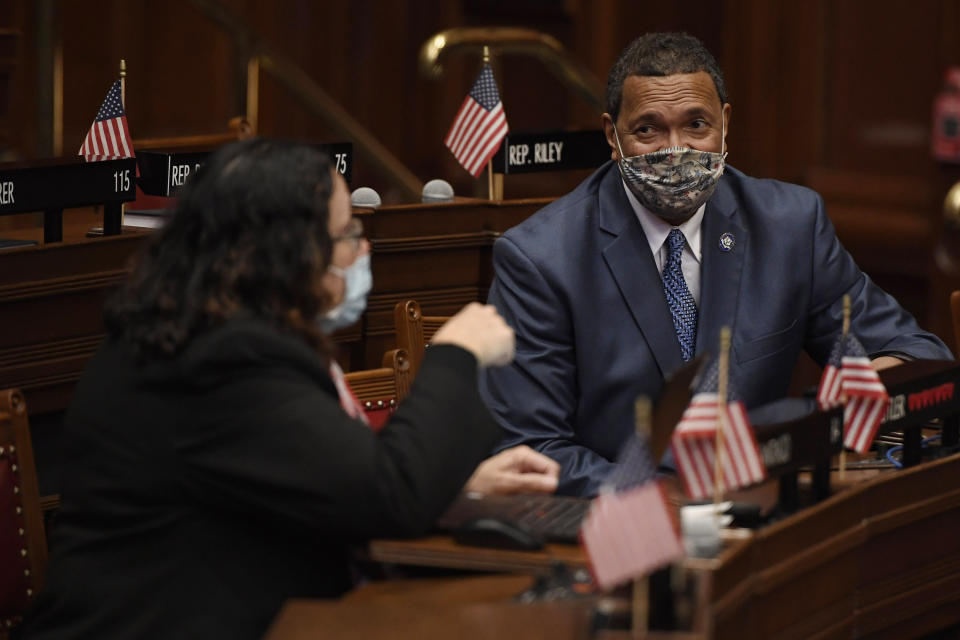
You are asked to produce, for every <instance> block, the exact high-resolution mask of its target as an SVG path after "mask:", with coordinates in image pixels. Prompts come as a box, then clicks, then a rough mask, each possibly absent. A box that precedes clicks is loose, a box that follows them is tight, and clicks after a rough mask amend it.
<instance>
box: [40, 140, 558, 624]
mask: <svg viewBox="0 0 960 640" xmlns="http://www.w3.org/2000/svg"><path fill="white" fill-rule="evenodd" d="M368 255H369V245H368V243H367V242H366V240H364V239H363V238H362V234H361V233H360V229H358V227H357V223H356V222H355V221H353V219H352V218H351V209H350V203H349V197H348V194H347V189H346V185H345V183H344V182H343V179H342V178H341V177H340V176H339V175H338V174H336V173H335V172H333V171H332V170H331V167H330V164H329V162H328V160H327V158H326V157H325V156H324V155H323V154H321V153H319V152H317V151H316V150H314V149H313V148H311V147H308V146H305V145H295V144H287V143H280V142H276V141H270V140H263V139H255V140H249V141H245V142H241V143H237V144H234V145H231V146H229V147H226V148H224V149H222V150H220V151H218V152H217V153H215V154H213V155H212V156H211V157H210V159H209V161H208V162H207V163H206V165H204V166H203V167H202V168H201V169H200V171H199V172H198V173H197V174H196V176H195V177H194V179H193V180H192V181H191V183H189V184H188V185H187V186H186V187H185V189H184V190H183V192H182V194H181V196H180V199H179V203H178V206H177V211H176V213H175V215H174V216H173V218H172V219H171V221H170V223H169V224H168V225H167V227H166V228H164V229H163V230H162V231H160V232H158V233H157V234H156V236H154V237H153V238H152V239H151V241H150V243H149V246H148V247H147V249H146V251H145V252H144V253H143V254H142V255H141V256H140V257H139V261H138V262H137V264H136V265H135V267H134V269H133V273H132V274H131V276H130V278H129V280H128V281H127V282H126V284H125V285H123V287H122V288H121V289H120V291H119V292H118V293H117V294H116V296H115V297H114V298H113V300H112V301H111V302H110V303H109V305H108V308H107V313H106V319H107V328H108V333H109V335H108V339H107V340H106V341H105V342H104V344H103V346H102V347H101V348H100V350H99V351H98V353H97V354H96V355H95V356H94V357H93V358H92V360H91V361H90V363H89V365H88V367H87V369H86V371H85V373H84V375H83V378H82V379H81V381H80V383H79V385H78V386H77V389H76V392H75V394H74V398H73V402H72V404H71V407H70V410H69V412H68V415H67V418H66V424H65V429H64V430H65V442H66V444H65V447H66V450H65V454H66V455H65V458H66V460H68V461H69V462H68V464H67V465H66V468H65V470H64V475H63V486H64V490H63V507H62V509H61V512H60V515H59V517H58V527H57V532H56V537H55V539H54V541H53V557H52V561H51V567H50V571H49V573H48V576H47V585H46V588H45V589H44V591H43V593H42V594H41V595H40V597H39V598H38V601H37V603H36V606H35V609H34V610H33V612H32V615H31V616H29V617H28V620H27V621H26V623H25V625H24V630H23V631H24V633H23V635H24V637H25V638H58V639H63V638H73V637H97V638H150V637H170V638H174V637H175V638H192V637H222V638H244V637H249V638H259V637H260V636H261V635H262V634H263V632H264V630H265V629H266V627H267V625H268V624H269V622H270V620H271V619H272V617H273V616H274V615H275V614H276V613H277V611H278V610H279V608H280V605H281V604H282V603H283V601H284V600H286V599H288V598H291V597H333V596H338V595H340V594H342V593H343V592H344V591H345V590H346V589H348V588H349V587H350V585H351V583H352V578H351V571H350V564H349V558H350V545H351V544H353V543H356V542H360V541H363V540H364V539H366V538H368V537H370V536H402V535H413V534H418V533H422V532H424V531H426V530H427V528H428V527H429V526H430V525H431V524H432V523H433V522H434V521H435V519H436V518H437V516H438V515H439V514H440V513H441V512H442V510H443V509H444V508H445V507H446V506H447V504H448V503H450V502H451V501H452V499H453V498H454V497H455V496H456V494H457V492H458V491H460V489H461V488H462V487H463V486H464V483H465V482H467V480H468V478H470V476H471V472H472V471H473V470H474V468H475V467H476V466H477V463H479V462H480V461H481V460H482V459H483V457H484V455H485V453H486V452H488V451H489V450H490V449H491V448H492V446H493V445H494V444H495V443H496V442H497V441H498V439H499V437H500V432H499V429H498V428H497V426H496V425H495V423H494V422H493V420H492V419H491V417H490V416H489V414H488V413H487V411H486V409H485V408H484V406H483V404H482V402H481V400H480V398H479V396H478V393H477V367H478V365H479V366H487V365H497V364H503V363H506V362H508V361H509V360H510V359H511V358H512V355H513V332H512V330H511V329H510V328H509V327H507V326H506V324H505V323H504V322H503V320H502V319H501V318H500V316H499V315H497V314H496V312H495V311H493V309H492V308H491V307H487V306H483V305H479V304H472V305H469V306H468V307H466V308H465V309H464V310H463V311H461V312H460V313H459V314H457V315H456V316H454V317H453V318H452V319H451V320H450V322H449V323H448V324H447V325H445V326H444V327H443V328H441V330H440V331H439V332H438V333H437V336H436V338H435V339H434V341H433V342H434V345H433V346H432V347H431V348H430V349H429V350H428V353H427V356H426V358H425V359H424V363H423V366H422V368H421V370H420V372H419V374H418V376H417V380H416V383H415V384H414V387H413V389H412V391H411V393H410V396H409V397H408V399H407V400H406V401H405V402H404V403H403V404H402V406H401V407H400V408H399V410H398V411H397V412H396V414H395V415H394V416H393V418H392V420H391V421H390V422H389V423H388V424H387V426H386V427H385V428H384V429H383V430H382V431H380V432H379V433H374V432H373V431H371V430H370V429H367V428H365V427H364V426H363V424H362V423H360V422H359V421H358V420H355V419H353V418H351V417H350V416H349V415H348V414H347V412H345V411H344V409H343V408H342V407H349V406H350V401H349V393H348V392H347V393H345V392H344V391H345V387H343V385H342V384H338V383H339V382H340V381H339V378H340V375H339V373H338V372H339V369H338V368H337V367H336V366H335V363H333V360H332V358H331V357H330V344H329V341H328V338H327V336H326V334H325V330H329V329H330V328H333V327H335V326H338V325H341V324H344V323H346V324H349V323H351V322H352V321H353V320H354V319H355V318H356V317H357V315H358V314H359V312H360V311H362V309H363V305H364V303H365V298H366V293H367V290H368V289H369V263H368V259H369V258H368ZM520 458H523V459H524V460H526V462H525V463H519V464H518V463H516V461H513V462H509V463H504V464H500V465H498V464H497V463H496V460H498V459H499V458H496V457H495V458H494V459H492V460H493V462H491V461H488V462H487V463H485V467H486V468H488V471H489V472H485V473H479V472H478V474H477V475H479V476H481V477H477V475H475V476H474V478H473V479H472V480H471V482H472V483H478V484H479V485H480V486H482V487H486V488H490V487H493V488H496V486H497V482H496V481H491V480H490V478H491V477H492V476H496V475H497V474H501V475H502V474H503V473H504V465H505V464H506V466H511V465H512V467H511V468H512V470H513V471H517V470H518V469H519V468H520V467H524V466H526V467H527V468H530V469H532V470H535V471H539V473H532V474H529V475H531V476H539V481H540V482H542V483H543V484H544V488H546V489H552V488H553V487H554V486H555V482H556V465H554V464H553V463H552V462H551V463H544V462H543V461H542V460H540V459H539V458H531V457H529V456H527V454H526V453H525V452H521V454H520ZM491 466H493V467H496V468H495V469H493V470H489V467H491ZM483 468H484V467H481V469H483Z"/></svg>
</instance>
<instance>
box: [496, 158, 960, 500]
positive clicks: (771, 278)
mask: <svg viewBox="0 0 960 640" xmlns="http://www.w3.org/2000/svg"><path fill="white" fill-rule="evenodd" d="M702 233H703V236H702V243H703V245H702V246H703V257H702V262H701V269H702V272H701V274H702V275H701V291H702V293H701V299H700V310H699V321H698V329H697V353H701V352H703V351H708V352H709V353H711V354H716V353H717V348H718V341H719V333H720V328H721V327H722V326H723V325H729V326H731V328H732V331H733V340H732V351H731V357H730V375H731V384H732V385H733V386H734V388H735V389H736V390H737V392H738V393H739V395H740V397H741V399H742V400H743V401H745V402H746V404H747V407H748V408H751V407H755V406H757V405H760V404H763V403H766V402H769V401H772V400H775V399H778V398H781V397H783V396H785V395H786V393H787V389H788V386H789V383H790V378H791V375H792V373H793V369H794V366H795V363H796V361H797V356H798V355H799V353H800V350H801V349H804V350H806V351H807V352H808V353H809V354H810V355H811V356H812V357H813V359H814V360H816V361H817V362H818V363H820V364H821V365H822V364H824V363H825V361H826V360H827V358H828V357H829V353H830V349H831V347H832V345H833V342H834V340H835V339H836V338H837V336H838V335H839V333H840V331H841V324H842V306H843V295H844V294H850V298H851V301H852V314H851V315H852V325H851V326H852V331H853V332H854V334H855V335H856V336H857V337H859V338H860V340H861V342H862V343H863V345H864V347H865V348H866V350H867V352H868V353H870V354H871V355H874V356H875V355H879V354H882V353H884V352H900V353H903V354H908V355H910V356H913V357H915V358H951V357H952V356H951V354H950V351H949V349H947V347H946V346H945V345H944V344H943V342H941V341H940V340H939V339H938V338H936V337H935V336H933V335H931V334H929V333H927V332H924V331H922V330H921V329H920V328H919V327H918V326H917V324H916V322H915V321H914V319H913V318H912V317H911V316H910V315H909V314H908V313H907V312H905V311H904V310H903V309H902V308H901V307H900V305H899V304H898V303H897V302H896V300H894V299H893V298H892V297H890V296H889V295H888V294H886V293H885V292H884V291H883V290H881V289H880V288H879V287H877V286H876V285H875V284H874V283H873V282H872V281H871V280H870V278H869V277H867V276H866V275H865V274H864V273H863V272H862V271H860V269H859V268H858V267H857V265H856V264H855V263H854V261H853V259H852V258H851V257H850V255H849V254H848V253H847V251H846V250H845V249H844V248H843V246H842V245H841V244H840V242H839V241H838V240H837V238H836V235H835V234H834V231H833V226H832V225H831V223H830V220H829V219H828V218H827V215H826V213H825V211H824V207H823V201H822V200H821V198H820V197H819V196H818V195H817V194H816V193H815V192H813V191H811V190H809V189H806V188H804V187H799V186H796V185H790V184H786V183H783V182H777V181H774V180H758V179H754V178H750V177H748V176H745V175H744V174H743V173H741V172H739V171H737V170H736V169H732V168H730V167H728V168H727V170H726V172H725V174H724V175H723V177H722V178H721V179H720V184H719V186H718V187H717V190H716V191H715V192H714V195H713V196H712V197H711V198H710V200H709V201H708V203H707V209H706V212H705V215H704V218H703V227H702ZM724 233H730V234H732V235H733V238H734V240H735V244H734V246H733V248H732V250H730V251H722V250H721V249H720V244H719V240H720V236H721V235H722V234H724ZM493 260H494V267H495V270H496V276H495V278H494V281H493V284H492V286H491V289H490V298H489V302H490V303H491V304H493V305H495V306H496V307H497V309H499V311H500V313H501V314H503V316H504V318H505V319H506V321H507V323H508V324H510V326H512V327H513V328H514V330H515V331H516V334H517V351H516V359H515V360H514V362H513V363H512V364H511V365H509V366H507V367H500V368H491V369H488V370H487V371H486V372H485V373H484V374H483V376H482V377H481V392H482V393H483V395H484V398H485V400H486V401H487V404H488V406H489V407H490V409H491V410H492V412H493V413H494V415H495V416H496V418H497V420H498V422H499V423H500V425H501V426H502V427H503V429H504V430H505V432H506V438H505V440H504V442H503V444H502V446H503V447H504V448H505V447H508V446H513V445H516V444H520V443H525V444H528V445H530V446H531V447H533V448H535V449H537V450H539V451H542V452H543V453H545V454H547V455H549V456H550V457H552V458H554V459H555V460H557V461H558V462H559V463H560V464H561V466H562V471H561V480H560V488H559V490H558V491H559V492H560V493H565V494H571V495H593V494H595V493H596V492H597V490H598V488H599V485H600V483H601V482H602V481H603V479H604V478H605V477H606V475H607V473H609V471H610V468H611V466H612V464H613V463H612V462H611V461H612V460H614V459H615V457H616V455H617V452H618V450H619V447H620V445H621V443H622V442H623V441H624V439H625V438H626V437H627V435H628V434H629V433H630V432H631V431H632V429H633V416H632V413H633V403H634V400H635V399H636V397H637V396H638V395H639V394H645V395H648V396H650V397H652V398H655V397H657V395H658V394H659V391H660V388H661V386H662V383H663V378H664V376H665V375H666V374H668V373H670V372H671V371H673V370H674V369H676V368H677V367H679V366H680V365H682V364H683V360H682V357H681V355H680V346H679V343H678V342H677V337H676V333H675V330H674V327H673V322H672V321H671V318H670V313H669V311H668V309H667V303H666V298H665V296H664V293H663V284H662V282H661V280H660V275H659V273H658V271H657V268H656V265H655V263H654V260H653V256H652V255H651V252H650V249H649V245H648V243H647V240H646V238H645V236H644V234H643V230H642V228H641V226H640V222H639V220H637V217H636V214H635V213H634V211H633V209H632V208H631V206H630V203H629V202H628V200H627V197H626V194H625V193H624V188H623V184H622V182H621V179H620V174H619V172H618V170H617V166H616V164H614V163H612V162H610V163H607V164H605V165H604V166H602V167H601V168H600V169H598V170H597V171H596V172H595V173H594V174H593V175H591V176H590V177H589V178H587V179H586V180H585V181H584V182H583V183H581V184H580V185H579V186H578V187H577V188H576V189H575V190H574V191H572V192H571V193H569V194H567V195H566V196H564V197H562V198H560V199H558V200H557V201H555V202H553V203H552V204H550V205H548V206H547V207H544V208H543V209H542V210H540V211H538V212H537V213H536V214H534V215H533V216H531V217H530V218H529V219H527V220H526V221H524V222H523V223H522V224H520V225H518V226H516V227H514V228H512V229H510V230H509V231H507V232H506V233H505V234H504V235H503V237H501V238H500V239H498V240H497V242H496V244H495V245H494V250H493Z"/></svg>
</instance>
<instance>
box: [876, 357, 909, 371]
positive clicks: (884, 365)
mask: <svg viewBox="0 0 960 640" xmlns="http://www.w3.org/2000/svg"><path fill="white" fill-rule="evenodd" d="M870 364H872V365H873V370H874V371H883V370H884V369H889V368H890V367H895V366H897V365H899V364H903V360H901V359H900V358H895V357H893V356H880V357H879V358H874V359H873V360H871V361H870Z"/></svg>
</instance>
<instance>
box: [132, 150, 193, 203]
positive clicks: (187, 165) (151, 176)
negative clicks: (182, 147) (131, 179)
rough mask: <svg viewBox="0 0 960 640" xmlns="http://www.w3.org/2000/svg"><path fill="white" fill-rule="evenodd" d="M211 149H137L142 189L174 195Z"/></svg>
mask: <svg viewBox="0 0 960 640" xmlns="http://www.w3.org/2000/svg"><path fill="white" fill-rule="evenodd" d="M210 153H211V152H210V151H187V152H179V151H152V150H146V151H139V150H138V151H137V162H138V163H140V177H139V178H137V184H138V185H140V190H141V191H143V192H144V193H145V194H147V195H150V196H172V195H174V194H175V193H176V192H177V189H179V188H180V187H182V186H183V184H184V183H185V182H186V181H187V178H189V177H190V176H192V175H193V174H194V173H196V172H197V169H199V168H200V165H202V164H203V161H204V160H206V159H207V156H208V155H210Z"/></svg>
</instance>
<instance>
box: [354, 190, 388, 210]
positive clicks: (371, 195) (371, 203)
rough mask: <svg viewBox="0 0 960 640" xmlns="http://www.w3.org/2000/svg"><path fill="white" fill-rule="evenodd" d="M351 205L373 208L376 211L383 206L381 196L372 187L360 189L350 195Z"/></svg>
mask: <svg viewBox="0 0 960 640" xmlns="http://www.w3.org/2000/svg"><path fill="white" fill-rule="evenodd" d="M350 204H352V205H353V206H355V207H373V208H374V209H376V208H377V207H379V206H380V205H381V204H382V201H381V200H380V194H379V193H377V192H376V191H374V190H373V189H371V188H370V187H358V188H357V189H354V190H353V193H351V194H350Z"/></svg>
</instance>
